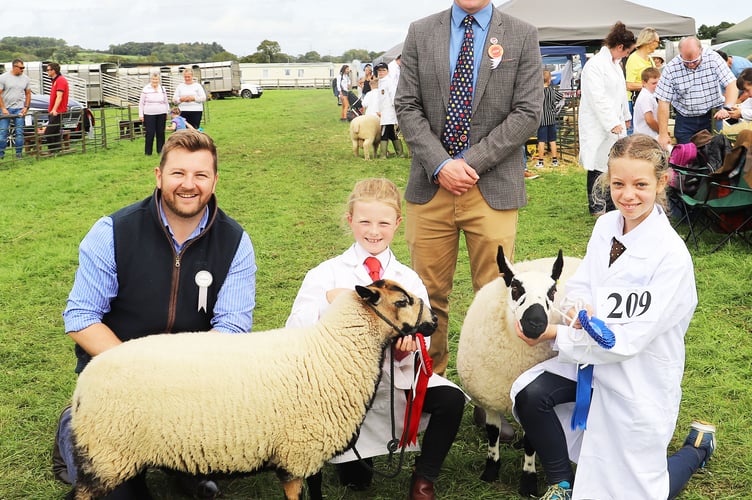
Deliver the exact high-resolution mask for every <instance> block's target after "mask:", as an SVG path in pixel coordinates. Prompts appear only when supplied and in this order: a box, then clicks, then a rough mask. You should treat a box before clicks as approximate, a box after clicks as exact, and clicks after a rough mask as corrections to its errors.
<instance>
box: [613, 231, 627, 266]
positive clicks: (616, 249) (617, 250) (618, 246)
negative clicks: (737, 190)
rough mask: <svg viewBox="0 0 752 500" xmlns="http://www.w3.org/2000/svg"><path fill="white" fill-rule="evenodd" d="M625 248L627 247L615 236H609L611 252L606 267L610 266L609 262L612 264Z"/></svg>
mask: <svg viewBox="0 0 752 500" xmlns="http://www.w3.org/2000/svg"><path fill="white" fill-rule="evenodd" d="M626 249H627V247H625V246H624V245H622V243H621V241H619V240H617V239H616V238H611V253H610V254H609V259H608V267H611V264H613V263H614V262H615V261H616V259H618V258H619V257H620V256H621V254H623V253H624V250H626Z"/></svg>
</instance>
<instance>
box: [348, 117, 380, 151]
mask: <svg viewBox="0 0 752 500" xmlns="http://www.w3.org/2000/svg"><path fill="white" fill-rule="evenodd" d="M350 139H351V140H352V150H353V155H355V156H358V148H363V158H364V159H366V160H370V159H371V148H373V156H374V157H376V156H378V150H379V144H380V143H381V121H380V120H379V117H378V116H376V115H361V116H356V117H355V118H353V120H352V121H351V122H350Z"/></svg>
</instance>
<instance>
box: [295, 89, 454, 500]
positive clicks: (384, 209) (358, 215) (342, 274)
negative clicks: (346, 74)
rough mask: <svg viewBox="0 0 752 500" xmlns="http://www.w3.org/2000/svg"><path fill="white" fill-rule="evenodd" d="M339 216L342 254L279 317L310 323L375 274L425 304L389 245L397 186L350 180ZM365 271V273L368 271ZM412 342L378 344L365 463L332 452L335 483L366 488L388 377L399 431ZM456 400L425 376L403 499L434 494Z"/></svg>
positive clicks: (363, 433) (363, 431)
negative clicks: (372, 266) (343, 224)
mask: <svg viewBox="0 0 752 500" xmlns="http://www.w3.org/2000/svg"><path fill="white" fill-rule="evenodd" d="M380 83H381V82H380ZM346 217H347V222H348V224H349V225H350V229H351V231H352V235H353V238H354V239H355V243H354V244H353V245H352V246H351V247H350V248H349V249H347V250H346V251H345V252H344V253H343V254H342V255H339V256H337V257H334V258H333V259H330V260H327V261H325V262H323V263H321V264H319V265H318V266H317V267H315V268H313V269H312V270H310V271H308V273H307V274H306V276H305V279H304V280H303V284H302V285H301V287H300V290H299V291H298V295H297V297H296V298H295V302H294V303H293V306H292V311H291V313H290V317H289V318H287V326H296V327H297V326H308V325H312V324H314V323H316V321H318V319H319V317H320V316H321V315H322V314H323V312H324V311H325V310H326V309H327V308H328V307H329V304H330V303H331V302H332V301H333V300H334V299H335V297H336V296H337V295H339V294H340V293H342V292H349V291H352V290H353V289H354V287H355V285H368V284H370V283H372V282H373V281H376V280H377V279H382V278H386V279H391V280H394V281H396V282H397V283H399V284H400V285H401V286H402V287H404V288H405V290H407V291H409V292H410V293H413V294H415V295H416V296H418V297H420V298H421V299H422V300H423V301H424V302H425V303H426V304H428V303H429V302H428V293H427V292H426V288H425V286H424V285H423V282H422V281H421V280H420V278H419V277H418V274H417V273H416V272H415V271H413V270H412V269H410V268H409V267H407V266H405V265H404V264H402V263H400V262H399V261H398V260H397V258H396V257H395V255H394V253H392V251H391V249H390V248H389V245H390V243H391V242H392V239H393V238H394V235H395V233H396V231H397V228H398V227H399V225H400V223H401V222H402V197H401V196H400V193H399V190H398V189H397V186H395V185H394V183H393V182H391V181H389V180H387V179H366V180H363V181H360V182H358V183H357V184H356V185H355V188H354V189H353V191H352V193H351V194H350V197H349V200H348V203H347V214H346ZM370 257H374V258H376V259H377V260H378V264H379V267H380V270H378V271H369V267H367V264H366V259H369V258H370ZM369 260H370V259H369ZM371 273H373V275H369V274H371ZM429 340H430V337H428V338H426V343H428V342H429ZM417 349H418V346H417V344H416V341H415V339H414V338H412V337H404V338H401V339H399V340H397V341H396V343H395V344H394V345H392V346H388V347H387V348H386V350H385V353H384V354H385V357H384V364H383V367H382V376H381V382H380V384H379V386H378V389H377V391H376V395H375V396H374V400H373V402H372V404H371V407H370V408H369V410H368V412H367V413H366V417H365V420H364V421H363V425H362V427H361V428H360V433H359V435H358V439H357V441H356V442H355V443H354V445H353V448H354V449H355V450H357V452H358V454H359V455H360V456H361V457H362V458H364V459H365V462H366V464H367V465H363V464H362V463H361V462H359V461H358V460H357V456H356V455H355V452H354V451H353V449H352V448H351V449H349V450H346V451H344V452H343V453H342V454H340V455H338V456H336V457H334V458H333V459H332V462H333V463H335V464H337V472H338V475H339V478H340V482H341V483H342V484H343V485H345V486H348V487H349V488H351V489H354V490H363V489H366V488H368V487H369V486H370V484H371V480H372V477H373V470H372V469H371V467H370V465H371V464H372V463H373V461H372V459H371V457H374V456H377V455H385V454H387V453H388V452H389V450H388V449H387V443H388V442H389V441H390V440H391V439H392V429H391V411H392V409H391V404H390V396H391V386H392V383H394V387H395V391H394V399H395V401H394V410H393V411H394V415H395V422H394V423H395V426H396V429H395V433H396V437H397V438H399V437H400V436H401V435H402V431H403V423H404V415H405V407H406V399H407V392H408V391H410V389H411V387H412V384H413V380H414V374H415V371H414V368H415V367H414V363H415V356H414V353H415V352H416V350H417ZM392 363H394V368H393V369H394V380H393V381H392V376H391V372H392ZM464 405H465V395H464V393H463V392H462V391H461V390H460V389H459V388H458V387H457V386H456V385H455V384H453V383H452V382H450V381H448V380H447V379H445V378H443V377H441V376H439V375H436V374H433V375H432V376H431V377H430V379H429V381H428V389H427V391H426V395H425V401H424V404H423V418H422V419H421V423H422V424H423V423H424V421H423V419H425V418H426V417H429V415H430V417H429V419H428V426H427V427H426V430H425V434H424V438H423V443H422V450H421V454H420V455H419V456H417V457H416V459H415V470H414V472H413V476H412V480H411V491H410V496H409V498H434V486H433V484H434V482H435V481H436V480H437V479H438V476H439V471H440V470H441V466H442V463H443V462H444V458H445V457H446V456H447V453H449V449H450V447H451V445H452V442H453V441H454V437H455V435H456V434H457V430H458V429H459V426H460V422H461V420H462V412H463V407H464ZM411 449H412V450H415V449H416V446H411V447H408V451H409V450H411ZM421 495H423V496H421Z"/></svg>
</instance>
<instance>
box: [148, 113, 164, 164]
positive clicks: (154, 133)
mask: <svg viewBox="0 0 752 500" xmlns="http://www.w3.org/2000/svg"><path fill="white" fill-rule="evenodd" d="M166 124H167V114H166V113H162V114H161V115H144V129H145V133H146V142H144V153H145V154H147V155H151V154H152V151H153V148H154V138H156V139H157V154H159V153H161V152H162V146H164V141H165V125H166Z"/></svg>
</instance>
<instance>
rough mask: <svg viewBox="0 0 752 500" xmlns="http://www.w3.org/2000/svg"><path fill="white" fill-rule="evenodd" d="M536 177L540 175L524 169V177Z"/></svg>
mask: <svg viewBox="0 0 752 500" xmlns="http://www.w3.org/2000/svg"><path fill="white" fill-rule="evenodd" d="M538 177H540V175H538V174H534V173H532V172H531V171H530V170H525V179H537V178H538Z"/></svg>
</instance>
